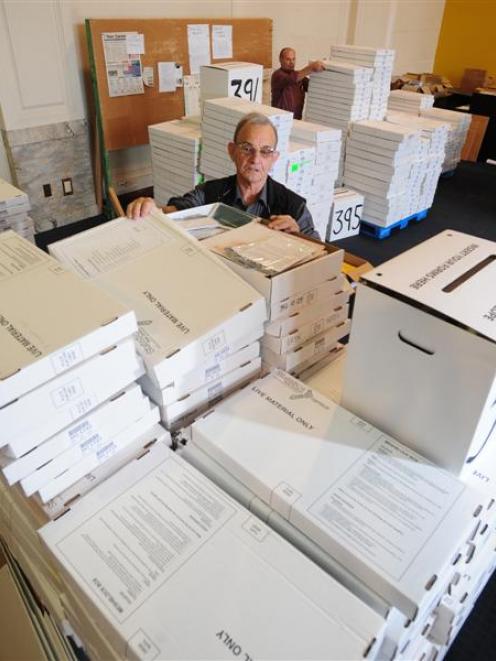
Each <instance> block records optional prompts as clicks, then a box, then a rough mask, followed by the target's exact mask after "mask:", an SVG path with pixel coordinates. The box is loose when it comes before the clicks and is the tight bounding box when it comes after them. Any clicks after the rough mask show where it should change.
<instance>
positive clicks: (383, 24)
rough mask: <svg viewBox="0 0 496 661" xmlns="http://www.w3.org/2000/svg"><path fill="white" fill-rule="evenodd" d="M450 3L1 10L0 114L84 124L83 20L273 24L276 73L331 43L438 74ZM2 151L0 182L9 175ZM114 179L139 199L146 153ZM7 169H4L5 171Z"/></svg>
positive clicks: (309, 1) (24, 3)
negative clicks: (284, 60) (382, 50)
mask: <svg viewBox="0 0 496 661" xmlns="http://www.w3.org/2000/svg"><path fill="white" fill-rule="evenodd" d="M443 6H444V0H414V1H410V0H306V1H305V2H302V1H301V0H267V1H262V0H196V2H189V1H188V0H181V1H170V2H169V1H167V0H163V1H160V2H156V1H154V0H139V2H136V1H134V2H126V1H121V0H101V1H100V2H96V1H95V0H16V1H15V2H12V0H0V57H1V61H2V64H3V67H2V68H3V72H5V74H4V73H2V83H1V87H0V106H1V108H2V110H3V114H4V117H5V126H6V128H8V129H14V128H26V127H30V126H37V125H40V124H50V123H56V122H60V121H65V120H73V119H78V118H79V119H81V118H83V117H85V116H86V102H85V94H84V86H83V79H82V70H81V53H80V43H79V39H80V26H81V25H82V24H83V22H84V19H85V18H88V17H89V18H103V17H105V18H108V17H133V16H136V17H146V18H152V17H159V16H162V17H163V16H167V17H188V16H191V17H193V16H194V17H203V16H204V17H205V18H215V17H221V16H222V17H233V18H244V17H256V16H260V17H268V18H272V20H273V26H274V27H273V63H274V66H277V54H278V52H279V50H280V49H281V48H282V47H283V46H287V45H291V46H293V47H294V48H295V49H296V51H297V64H298V65H299V66H302V65H304V64H305V63H306V62H307V61H308V60H309V59H312V58H318V57H325V56H327V55H328V54H329V49H330V46H331V44H333V43H346V42H348V43H355V44H360V45H370V46H383V47H389V48H395V49H396V50H397V58H396V66H395V73H402V72H404V71H406V70H423V71H429V70H431V69H432V62H433V59H434V53H435V49H436V46H437V40H438V34H439V27H440V24H441V18H442V11H443ZM2 152H3V145H0V168H2V169H0V176H2V175H1V172H2V171H3V172H5V158H4V155H3V153H2ZM112 162H113V168H114V174H115V178H116V179H117V180H119V181H121V182H126V184H125V185H124V186H123V188H129V189H133V188H136V187H138V186H141V185H145V184H146V182H147V181H149V179H150V177H149V173H150V160H149V153H148V148H147V147H142V148H134V149H132V150H127V151H126V152H124V153H119V154H115V155H113V157H112ZM2 164H3V165H2Z"/></svg>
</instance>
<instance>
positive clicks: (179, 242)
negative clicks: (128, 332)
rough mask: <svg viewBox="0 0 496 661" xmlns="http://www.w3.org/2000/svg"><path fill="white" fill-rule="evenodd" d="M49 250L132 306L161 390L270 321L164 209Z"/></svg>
mask: <svg viewBox="0 0 496 661" xmlns="http://www.w3.org/2000/svg"><path fill="white" fill-rule="evenodd" d="M50 250H51V251H52V252H53V253H54V254H56V255H57V256H58V257H59V258H60V259H61V260H62V261H63V262H65V263H67V264H68V266H69V267H70V268H73V269H75V270H77V271H78V272H83V273H85V274H86V276H87V277H90V278H93V279H94V280H95V282H96V283H97V284H99V285H100V286H102V287H103V288H105V289H106V290H111V291H112V292H113V293H114V295H115V296H116V297H117V298H119V299H121V300H125V301H127V302H128V303H129V304H130V305H132V307H133V308H134V309H135V311H136V315H137V317H138V322H139V333H138V336H137V343H138V349H139V350H140V353H141V355H142V356H143V359H144V361H145V364H146V367H147V372H148V374H149V375H150V377H151V378H152V379H154V380H155V381H156V383H157V385H158V386H159V387H164V386H166V385H168V384H169V383H171V381H174V378H175V376H176V375H178V374H181V373H182V372H187V371H190V370H192V369H195V368H196V367H197V365H198V363H201V362H203V361H205V360H207V359H208V358H209V357H210V356H211V355H213V354H216V353H218V352H219V351H220V350H222V349H223V348H224V347H227V346H229V345H230V344H233V343H236V342H238V341H240V340H241V339H242V338H243V336H244V335H246V334H247V333H249V332H250V330H251V329H253V328H258V327H260V326H261V325H262V323H263V322H264V321H265V318H266V311H265V301H264V299H263V297H262V296H261V295H260V294H259V293H258V292H256V291H255V290H254V289H253V288H252V287H250V285H248V284H247V283H246V282H244V281H243V280H242V279H241V278H239V277H238V276H236V275H235V274H233V273H232V271H231V270H230V269H228V268H227V267H226V266H225V265H224V264H223V263H222V262H221V260H220V259H218V258H216V257H215V256H214V255H213V254H212V253H211V252H210V251H209V250H208V249H207V248H206V247H204V246H203V244H200V243H199V242H198V241H196V240H195V239H193V238H192V237H190V236H188V235H187V234H185V233H184V232H183V231H182V230H181V229H179V228H178V227H177V223H174V222H173V221H170V220H168V219H167V217H166V216H165V215H164V214H161V213H156V214H153V215H150V216H149V217H148V218H146V219H141V220H140V221H139V222H136V221H132V220H129V219H117V220H114V221H111V222H110V223H106V224H105V225H100V226H99V227H96V228H94V229H92V230H89V231H87V232H82V233H81V234H78V235H76V236H73V237H70V238H69V239H65V240H63V241H59V242H58V243H56V244H52V245H51V246H50ZM219 292H222V296H220V295H219Z"/></svg>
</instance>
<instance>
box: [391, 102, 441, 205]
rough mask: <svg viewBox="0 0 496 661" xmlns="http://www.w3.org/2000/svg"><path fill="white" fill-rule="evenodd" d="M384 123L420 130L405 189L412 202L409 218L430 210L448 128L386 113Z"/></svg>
mask: <svg viewBox="0 0 496 661" xmlns="http://www.w3.org/2000/svg"><path fill="white" fill-rule="evenodd" d="M386 121H387V122H388V123H390V124H398V125H401V126H406V127H410V128H419V129H420V130H421V143H422V153H421V154H419V157H418V158H417V159H415V161H414V163H413V166H412V170H411V180H410V184H409V186H408V188H409V190H410V192H411V195H410V197H411V201H412V204H411V207H410V215H411V214H415V213H418V212H420V211H424V210H426V209H429V208H430V207H431V206H432V202H433V200H434V195H435V193H436V188H437V184H438V181H439V177H440V176H441V172H442V167H443V161H444V157H445V150H446V143H447V139H448V133H449V126H448V124H446V123H443V122H438V121H436V120H434V119H428V118H426V117H417V116H413V115H411V114H407V113H405V112H395V111H390V112H388V114H387V117H386Z"/></svg>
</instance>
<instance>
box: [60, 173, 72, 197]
mask: <svg viewBox="0 0 496 661" xmlns="http://www.w3.org/2000/svg"><path fill="white" fill-rule="evenodd" d="M62 191H63V193H64V195H73V194H74V189H73V187H72V177H66V178H65V179H62Z"/></svg>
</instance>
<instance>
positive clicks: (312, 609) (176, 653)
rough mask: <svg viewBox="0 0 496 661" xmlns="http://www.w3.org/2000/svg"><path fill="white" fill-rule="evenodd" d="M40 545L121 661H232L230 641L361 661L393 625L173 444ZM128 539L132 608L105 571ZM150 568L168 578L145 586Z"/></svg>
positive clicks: (294, 655) (112, 481)
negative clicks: (147, 655) (148, 654)
mask: <svg viewBox="0 0 496 661" xmlns="http://www.w3.org/2000/svg"><path fill="white" fill-rule="evenodd" d="M136 503H138V505H136ZM130 512H131V514H130ZM150 512H153V515H152V518H153V519H154V520H155V524H154V522H153V521H152V519H151V518H150V514H149V513H150ZM116 515H117V516H116ZM140 520H141V523H140V536H139V538H138V536H137V535H133V534H130V532H129V531H130V528H131V527H132V526H134V525H135V522H136V521H138V522H139V521H140ZM109 521H112V525H111V526H108V523H107V522H109ZM157 525H158V526H159V528H160V531H159V532H157V530H158V528H157ZM87 534H88V535H89V538H91V540H95V541H94V543H93V542H91V543H90V544H88V541H87V540H88V537H87ZM40 535H41V537H42V539H43V541H44V542H45V544H46V545H47V547H48V548H49V549H50V551H51V552H52V553H53V555H54V556H55V558H56V561H57V562H58V563H60V564H61V565H62V566H63V567H64V569H65V571H66V573H67V577H68V582H69V583H68V585H69V587H70V588H71V590H70V594H72V593H74V594H75V596H76V597H77V599H78V601H80V602H81V605H82V606H83V607H84V609H85V611H86V612H87V613H88V615H89V617H90V618H91V619H93V620H95V621H96V622H98V627H99V630H100V631H101V632H102V633H104V635H106V637H107V638H108V640H109V643H110V644H111V645H112V647H113V648H114V650H115V652H116V656H119V657H120V656H123V655H124V654H125V655H126V656H128V655H129V654H130V655H131V656H132V658H135V656H136V657H137V656H138V655H139V649H140V646H141V645H147V646H148V649H152V650H153V653H154V655H155V656H156V657H159V658H171V659H172V658H180V657H184V658H186V657H187V658H216V659H229V658H232V649H230V648H229V647H226V646H225V645H226V643H225V640H226V638H227V639H229V641H231V644H232V643H233V640H234V641H235V642H236V643H238V641H239V645H238V646H239V647H241V646H242V648H243V649H246V650H249V654H250V656H252V657H253V658H265V659H267V658H271V659H273V658H284V659H303V658H311V659H322V660H324V659H329V658H340V659H345V658H346V659H356V658H362V657H363V656H366V653H367V650H368V648H369V646H370V645H371V644H372V642H373V641H374V639H375V638H376V637H377V638H378V643H379V642H380V639H381V637H382V630H383V626H384V620H383V618H381V617H380V616H379V615H377V614H376V613H375V612H374V611H372V609H371V608H369V607H367V606H366V605H365V604H364V603H363V602H361V601H360V600H359V599H357V598H356V597H354V596H353V595H352V594H351V593H350V592H349V591H348V590H346V589H345V588H343V587H342V586H341V585H340V584H339V583H338V582H337V581H335V580H334V579H332V578H330V577H329V576H327V575H326V574H324V573H323V572H322V570H320V569H319V568H318V567H317V566H316V565H315V564H314V563H312V562H310V561H309V560H307V559H306V558H305V557H304V556H303V555H302V554H301V553H300V552H299V551H297V550H296V549H294V548H293V547H292V546H291V545H290V544H288V543H287V542H285V541H284V540H283V539H282V538H281V537H280V536H279V535H278V534H277V533H274V532H273V531H272V530H270V529H269V528H268V527H267V526H266V525H265V524H264V523H262V522H261V521H260V520H259V519H257V518H256V517H254V516H253V515H251V514H250V512H248V511H247V510H245V509H244V508H243V507H242V506H240V505H239V504H237V503H236V502H235V501H234V500H233V499H232V498H230V497H229V496H227V494H225V493H224V492H223V491H221V490H220V489H218V488H217V487H216V486H215V485H214V484H213V483H212V482H211V481H210V480H208V479H207V478H206V477H204V476H203V475H201V473H199V472H198V471H197V470H196V469H194V468H193V467H192V466H190V465H189V464H187V463H186V462H185V461H184V460H183V459H182V458H181V457H180V456H178V455H177V454H175V453H173V452H172V451H171V450H169V449H168V448H166V447H165V446H164V445H163V444H161V443H156V444H155V445H154V447H152V448H151V449H150V451H149V452H148V453H147V454H145V455H144V456H142V457H141V458H139V459H137V460H135V461H133V462H131V463H130V464H128V465H127V466H125V467H124V468H122V469H121V470H120V471H118V472H117V473H116V474H114V475H113V476H112V477H110V478H109V479H108V480H106V481H105V482H103V483H102V484H100V485H98V486H97V487H96V488H95V489H94V490H93V491H92V492H90V493H88V494H87V495H86V496H85V497H84V498H83V499H81V500H80V501H79V502H77V503H76V504H75V505H74V506H73V507H72V509H71V510H70V511H68V512H67V513H66V514H65V515H64V516H63V517H60V518H59V519H58V520H57V521H53V522H51V523H49V524H48V525H46V526H45V527H43V528H42V529H41V531H40ZM171 535H172V537H173V538H174V540H176V541H177V543H175V544H172V545H171V541H170V540H171ZM121 536H124V537H125V539H126V542H127V543H128V545H129V550H130V554H131V555H130V554H129V553H128V554H127V556H121V557H120V559H119V561H120V562H121V564H122V563H123V566H125V568H126V572H127V575H128V576H132V577H133V580H134V581H135V585H136V588H137V589H136V591H135V592H134V593H133V598H132V599H124V598H122V596H121V595H122V586H123V583H122V580H123V579H122V576H118V575H117V574H116V573H115V572H113V571H112V570H111V569H109V568H108V567H107V566H106V564H105V555H106V554H107V553H109V554H112V553H113V552H114V551H113V548H114V544H115V543H116V542H117V543H118V540H119V539H120V538H121ZM143 539H146V540H148V541H151V540H153V541H154V545H155V547H156V553H153V554H151V555H150V552H149V549H148V550H147V549H146V548H144V546H143ZM129 557H131V558H134V560H129ZM147 565H151V566H152V567H156V568H157V567H158V568H159V569H160V571H158V570H157V571H155V572H153V575H152V573H151V572H149V574H150V577H148V576H145V575H144V574H143V572H142V571H141V570H140V567H141V566H147ZM95 576H97V577H98V579H97V580H95V578H94V577H95ZM102 587H103V588H104V593H105V595H106V598H103V599H102ZM138 588H139V589H138ZM219 593H220V594H222V599H218V598H217V599H216V597H218V595H219ZM212 604H214V605H213V606H212ZM185 613H187V616H185ZM267 621H270V623H271V626H270V631H269V635H267V631H266V628H264V627H260V626H259V624H260V622H267ZM231 636H232V637H233V638H232V639H231ZM141 649H143V647H141Z"/></svg>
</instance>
